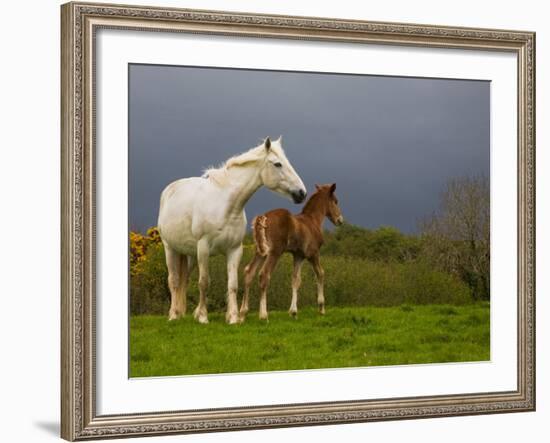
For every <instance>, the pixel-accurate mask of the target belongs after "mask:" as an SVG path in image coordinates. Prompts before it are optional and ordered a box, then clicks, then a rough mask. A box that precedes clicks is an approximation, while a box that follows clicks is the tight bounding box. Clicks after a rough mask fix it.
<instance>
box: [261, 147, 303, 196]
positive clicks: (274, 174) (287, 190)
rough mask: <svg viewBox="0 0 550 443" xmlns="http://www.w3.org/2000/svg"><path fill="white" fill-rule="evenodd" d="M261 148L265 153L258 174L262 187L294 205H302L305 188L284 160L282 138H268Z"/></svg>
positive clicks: (285, 159)
mask: <svg viewBox="0 0 550 443" xmlns="http://www.w3.org/2000/svg"><path fill="white" fill-rule="evenodd" d="M263 146H264V149H265V152H266V161H265V162H264V164H263V166H262V169H261V172H260V176H261V179H262V183H263V185H264V186H265V187H266V188H268V189H270V190H272V191H274V192H277V193H278V194H282V195H284V196H286V197H290V198H291V199H292V201H293V202H294V203H302V202H303V201H304V199H305V198H306V194H307V192H306V187H305V185H304V182H302V179H301V178H300V176H299V175H298V174H297V173H296V171H295V170H294V168H293V167H292V165H291V164H290V162H289V161H288V158H286V155H285V152H284V151H283V146H282V137H279V139H278V140H275V141H271V140H270V139H269V137H268V138H266V139H265V141H264V144H263Z"/></svg>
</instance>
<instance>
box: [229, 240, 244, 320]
mask: <svg viewBox="0 0 550 443" xmlns="http://www.w3.org/2000/svg"><path fill="white" fill-rule="evenodd" d="M242 256H243V246H242V245H239V246H238V247H236V248H235V249H232V250H231V251H228V252H227V312H226V313H225V321H226V322H227V323H229V324H230V325H234V324H235V323H237V322H238V321H239V305H238V303H237V291H238V287H239V264H240V263H241V258H242Z"/></svg>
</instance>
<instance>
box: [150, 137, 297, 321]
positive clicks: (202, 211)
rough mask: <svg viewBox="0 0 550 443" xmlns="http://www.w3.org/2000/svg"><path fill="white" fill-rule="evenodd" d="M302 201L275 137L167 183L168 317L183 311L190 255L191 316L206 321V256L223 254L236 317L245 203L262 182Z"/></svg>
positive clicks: (230, 315)
mask: <svg viewBox="0 0 550 443" xmlns="http://www.w3.org/2000/svg"><path fill="white" fill-rule="evenodd" d="M261 186H265V187H267V188H268V189H270V190H272V191H275V192H277V193H279V194H282V195H284V196H287V197H290V198H292V200H293V201H294V203H301V202H302V201H304V199H305V197H306V188H305V186H304V183H303V182H302V180H301V179H300V177H299V176H298V174H297V173H296V171H295V170H294V168H293V167H292V165H291V164H290V162H289V161H288V159H287V158H286V156H285V153H284V151H283V148H282V141H281V138H279V139H278V140H276V141H273V142H271V141H270V139H269V137H268V138H266V139H265V141H264V142H263V143H262V144H260V145H259V146H256V147H255V148H252V149H250V150H249V151H247V152H245V153H243V154H240V155H237V156H235V157H232V158H230V159H229V160H227V161H226V162H225V163H224V164H223V165H222V166H221V167H219V168H211V169H208V170H206V171H205V173H204V175H203V176H202V177H191V178H184V179H181V180H177V181H175V182H173V183H171V184H169V185H168V186H167V187H166V188H165V189H164V191H163V192H162V195H161V197H160V211H159V218H158V229H159V232H160V237H161V239H162V243H163V244H164V251H165V254H166V265H167V267H168V287H169V288H170V295H171V304H170V312H169V320H175V319H177V318H179V317H181V316H183V315H185V311H186V290H187V285H188V282H189V274H190V273H191V270H192V263H193V257H194V256H196V257H197V262H198V265H199V292H200V298H199V304H198V306H197V308H196V309H195V312H194V314H193V315H194V317H195V319H197V320H198V321H199V322H200V323H208V312H207V308H206V291H207V288H208V284H209V276H208V257H209V256H211V255H214V254H220V253H221V254H225V255H226V257H227V277H228V278H227V286H228V287H227V313H226V316H225V319H226V321H227V322H228V323H230V324H234V323H237V322H238V319H239V317H238V310H237V309H238V308H237V285H238V269H239V263H240V261H241V257H242V251H243V248H242V241H243V238H244V235H245V233H246V215H245V213H244V206H245V205H246V203H247V202H248V200H249V199H250V197H252V195H253V194H254V193H255V192H256V191H257V190H258V189H259V188H260V187H261Z"/></svg>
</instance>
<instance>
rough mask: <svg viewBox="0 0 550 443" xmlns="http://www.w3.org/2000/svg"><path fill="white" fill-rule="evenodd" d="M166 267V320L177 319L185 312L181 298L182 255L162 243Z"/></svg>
mask: <svg viewBox="0 0 550 443" xmlns="http://www.w3.org/2000/svg"><path fill="white" fill-rule="evenodd" d="M164 254H165V256H166V267H167V268H168V288H169V289H170V311H169V313H168V320H177V319H178V318H180V317H181V316H182V315H184V314H185V304H184V301H183V299H182V294H183V292H182V289H183V278H182V277H183V276H182V263H183V261H184V257H183V256H182V255H181V254H178V253H177V252H175V251H173V250H172V249H170V247H169V246H168V245H166V244H164Z"/></svg>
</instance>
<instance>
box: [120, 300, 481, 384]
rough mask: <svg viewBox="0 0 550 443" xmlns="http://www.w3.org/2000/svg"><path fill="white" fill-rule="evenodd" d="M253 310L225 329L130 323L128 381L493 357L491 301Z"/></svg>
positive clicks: (153, 319) (186, 322)
mask: <svg viewBox="0 0 550 443" xmlns="http://www.w3.org/2000/svg"><path fill="white" fill-rule="evenodd" d="M269 315H270V317H269V322H268V323H265V322H261V321H259V320H258V318H257V313H256V312H251V313H250V314H249V317H248V319H247V321H246V322H245V323H244V324H241V325H236V326H228V325H226V324H225V323H224V320H223V314H221V313H213V314H210V315H209V319H210V323H209V324H208V325H199V324H198V323H196V322H195V321H194V320H193V319H192V316H191V315H188V316H187V317H185V318H183V319H181V320H178V321H175V322H168V321H167V319H166V316H149V315H142V316H132V317H131V319H130V376H131V377H148V376H166V375H186V374H215V373H223V372H253V371H273V370H292V369H318V368H338V367H359V366H381V365H398V364H419V363H444V362H466V361H486V360H489V358H490V327H489V303H477V304H470V305H464V306H449V305H414V306H413V305H402V306H396V307H349V308H345V307H327V314H326V315H325V316H320V315H318V314H317V311H316V309H315V308H309V307H308V308H304V309H302V310H301V311H300V312H299V314H298V319H296V320H295V319H292V318H290V317H289V315H288V314H287V313H286V312H281V311H271V312H270V314H269Z"/></svg>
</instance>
